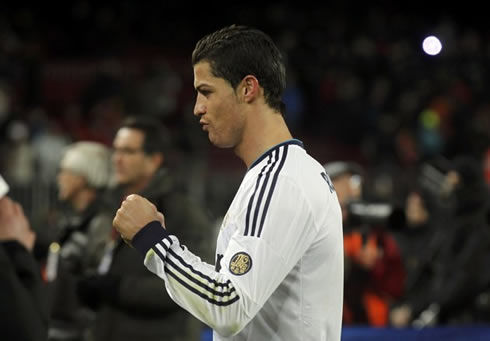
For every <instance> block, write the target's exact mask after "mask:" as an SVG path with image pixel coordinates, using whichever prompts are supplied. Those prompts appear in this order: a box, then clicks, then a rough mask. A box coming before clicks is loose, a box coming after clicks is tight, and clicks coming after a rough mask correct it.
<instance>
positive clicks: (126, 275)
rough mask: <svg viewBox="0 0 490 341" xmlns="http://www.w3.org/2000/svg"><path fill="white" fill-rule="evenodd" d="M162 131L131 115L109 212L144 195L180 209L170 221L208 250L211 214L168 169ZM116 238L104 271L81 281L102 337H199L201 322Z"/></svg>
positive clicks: (118, 152) (118, 153) (120, 139)
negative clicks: (133, 197)
mask: <svg viewBox="0 0 490 341" xmlns="http://www.w3.org/2000/svg"><path fill="white" fill-rule="evenodd" d="M162 131H163V129H162V127H160V124H159V122H158V121H154V120H150V119H142V118H140V119H135V118H128V119H127V120H126V121H125V122H124V123H123V125H122V126H121V127H120V129H119V130H118V132H117V134H116V137H115V139H114V142H113V147H114V154H113V159H112V160H113V168H114V176H115V182H116V184H117V186H116V188H115V189H114V190H113V191H112V192H111V193H110V196H109V197H108V200H107V211H106V212H107V214H108V215H109V216H110V217H111V218H114V216H115V213H116V210H117V208H118V207H119V205H120V202H121V201H122V200H123V199H124V198H125V197H126V196H128V195H129V194H133V193H138V194H142V195H144V196H145V197H147V198H148V199H149V200H150V201H152V202H153V203H154V204H155V205H156V207H157V208H158V209H160V210H163V209H165V210H172V211H173V212H177V214H175V215H173V216H172V218H169V219H173V220H172V222H171V223H170V222H169V226H174V227H175V228H178V229H179V231H178V234H179V236H182V240H183V241H184V244H185V245H188V246H189V248H192V249H201V250H202V249H203V248H206V249H207V248H208V247H209V245H206V241H207V240H208V238H207V235H208V234H209V232H210V229H209V226H208V219H207V215H206V214H204V210H203V209H202V208H201V206H200V205H197V204H196V203H193V202H192V201H191V200H190V199H189V198H188V197H187V195H186V193H184V192H183V190H182V188H183V186H179V184H178V183H177V182H176V181H175V178H174V177H172V176H171V174H170V171H169V170H168V169H166V168H163V165H164V157H165V155H166V154H165V147H166V146H167V144H168V142H167V141H165V140H164V138H168V136H162ZM114 231H115V230H114ZM112 237H113V243H112V246H111V247H109V248H108V249H107V250H106V251H107V252H106V255H105V257H104V259H103V261H102V263H101V267H100V268H99V273H98V274H97V275H96V276H91V277H88V278H85V279H84V280H82V281H81V282H80V283H79V286H78V287H79V294H80V297H81V298H82V300H84V301H85V303H86V304H87V305H89V306H92V307H93V308H94V309H97V310H98V313H97V319H96V325H95V336H96V340H97V341H102V340H104V341H111V340H117V341H124V340H136V339H141V340H145V341H152V340H169V341H174V340H198V339H199V334H200V330H201V327H202V325H201V323H200V322H198V321H197V320H196V319H195V318H194V317H192V316H191V315H189V314H187V313H186V312H185V311H184V310H182V309H181V308H180V307H179V306H178V305H177V304H176V303H174V302H173V301H172V299H171V298H170V297H168V294H167V291H166V289H165V284H164V283H163V282H162V281H161V280H160V279H159V278H158V277H156V276H155V275H154V274H153V273H151V272H149V271H148V270H147V269H146V267H145V266H144V265H143V263H142V262H141V259H140V256H139V254H138V253H137V252H136V251H135V250H134V249H133V248H131V247H130V246H128V245H127V244H126V243H124V241H123V240H122V239H121V238H120V236H119V234H118V233H113V234H112ZM209 249H211V248H210V247H209Z"/></svg>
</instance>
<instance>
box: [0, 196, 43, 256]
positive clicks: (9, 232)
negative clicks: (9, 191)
mask: <svg viewBox="0 0 490 341" xmlns="http://www.w3.org/2000/svg"><path fill="white" fill-rule="evenodd" d="M0 240H2V241H7V240H16V241H18V242H19V243H21V244H22V245H23V246H24V247H25V248H26V249H27V250H29V251H32V249H33V247H34V242H35V240H36V234H35V233H34V231H32V230H31V226H30V224H29V221H28V220H27V217H26V216H25V214H24V210H23V209H22V206H20V204H19V203H17V202H15V201H13V200H12V199H10V198H9V197H3V198H2V199H0Z"/></svg>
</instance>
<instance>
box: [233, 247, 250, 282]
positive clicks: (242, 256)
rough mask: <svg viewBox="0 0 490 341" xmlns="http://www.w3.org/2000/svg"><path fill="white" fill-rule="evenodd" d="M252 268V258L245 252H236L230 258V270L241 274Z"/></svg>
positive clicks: (238, 274)
mask: <svg viewBox="0 0 490 341" xmlns="http://www.w3.org/2000/svg"><path fill="white" fill-rule="evenodd" d="M251 268H252V258H250V256H249V255H248V254H247V253H245V252H237V253H235V255H234V256H233V257H231V260H230V272H231V273H232V274H234V275H237V276H241V275H244V274H246V273H247V272H249V271H250V269H251Z"/></svg>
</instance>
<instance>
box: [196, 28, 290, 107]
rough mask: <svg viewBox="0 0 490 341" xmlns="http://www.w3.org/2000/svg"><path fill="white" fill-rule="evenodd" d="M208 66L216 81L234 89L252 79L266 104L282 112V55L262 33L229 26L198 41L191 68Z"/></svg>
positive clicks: (283, 76) (284, 80) (252, 29)
mask: <svg viewBox="0 0 490 341" xmlns="http://www.w3.org/2000/svg"><path fill="white" fill-rule="evenodd" d="M201 61H207V62H209V64H210V66H211V72H212V73H213V75H214V76H215V77H219V78H223V79H224V80H226V81H227V82H229V83H230V84H231V86H232V87H233V89H236V87H237V86H238V84H239V83H240V82H241V81H242V79H243V78H244V77H245V76H247V75H253V76H255V77H256V78H257V79H258V80H259V84H260V86H261V87H262V88H263V89H264V97H265V101H266V103H267V104H268V105H269V106H270V107H271V108H273V109H275V110H277V111H279V112H281V113H282V112H284V104H283V103H282V94H283V92H284V89H285V88H286V68H285V66H284V62H283V58H282V55H281V52H280V51H279V49H278V48H277V46H276V45H275V44H274V42H273V41H272V39H271V38H270V37H269V36H268V35H267V34H265V33H264V32H262V31H260V30H258V29H254V28H250V27H247V26H237V25H231V26H228V27H225V28H222V29H220V30H218V31H216V32H214V33H211V34H208V35H206V36H205V37H203V38H202V39H201V40H199V41H198V42H197V44H196V47H195V48H194V51H193V52H192V65H193V66H194V65H196V64H197V63H199V62H201Z"/></svg>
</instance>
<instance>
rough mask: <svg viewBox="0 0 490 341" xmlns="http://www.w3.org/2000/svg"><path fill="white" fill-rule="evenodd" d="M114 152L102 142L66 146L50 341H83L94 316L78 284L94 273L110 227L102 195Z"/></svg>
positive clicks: (53, 258) (52, 265)
mask: <svg viewBox="0 0 490 341" xmlns="http://www.w3.org/2000/svg"><path fill="white" fill-rule="evenodd" d="M110 159H111V151H110V149H109V148H108V147H107V146H105V145H103V144H101V143H98V142H92V141H80V142H75V143H73V144H70V145H68V146H67V147H66V149H65V151H64V153H63V156H62V159H61V161H60V165H59V173H58V176H57V186H58V199H59V201H60V203H61V204H62V206H61V207H62V209H61V216H60V217H59V218H58V219H57V224H56V225H57V226H56V233H55V234H56V237H55V238H54V241H53V242H52V243H51V245H50V248H49V252H48V257H47V265H46V274H47V281H48V284H49V287H50V289H51V290H52V291H51V294H52V295H51V302H50V303H51V323H50V328H49V338H48V340H50V341H58V340H74V341H76V340H83V337H85V336H84V334H86V333H87V330H88V327H89V325H91V324H92V320H93V319H94V318H95V317H94V315H93V313H91V312H90V311H88V310H87V309H85V308H84V307H83V306H82V305H80V304H79V302H78V298H77V295H76V283H77V281H78V278H79V277H80V276H84V275H86V274H91V273H94V272H96V270H97V267H98V264H99V263H100V259H101V258H102V254H103V250H104V247H105V244H106V243H107V242H108V241H109V238H107V233H108V232H107V231H110V226H111V222H110V220H109V219H106V218H105V217H104V216H103V215H99V214H98V210H99V208H100V201H101V194H102V193H103V191H104V190H105V189H106V187H107V186H108V183H109V180H110V178H111V163H110Z"/></svg>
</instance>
